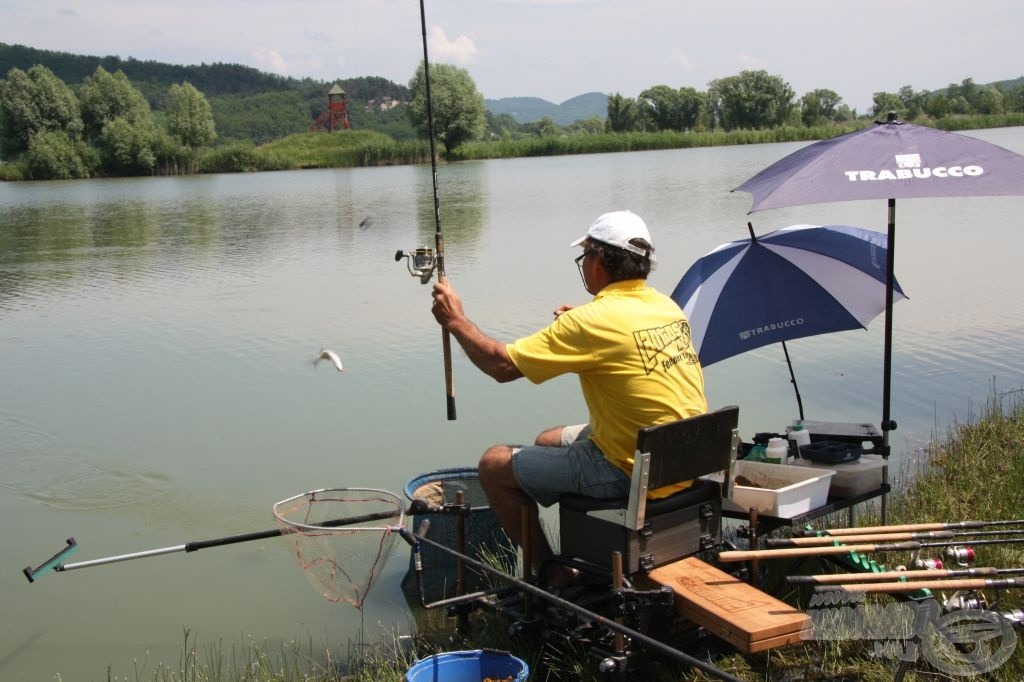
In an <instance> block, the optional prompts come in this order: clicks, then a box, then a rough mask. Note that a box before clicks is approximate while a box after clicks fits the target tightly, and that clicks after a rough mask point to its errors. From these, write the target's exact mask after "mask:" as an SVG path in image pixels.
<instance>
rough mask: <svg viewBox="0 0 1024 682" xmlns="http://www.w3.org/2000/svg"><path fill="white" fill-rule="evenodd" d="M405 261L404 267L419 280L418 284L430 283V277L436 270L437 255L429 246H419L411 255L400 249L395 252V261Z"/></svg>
mask: <svg viewBox="0 0 1024 682" xmlns="http://www.w3.org/2000/svg"><path fill="white" fill-rule="evenodd" d="M403 258H404V259H405V265H406V267H407V268H408V269H409V274H410V275H412V276H413V277H419V278H420V284H426V283H427V282H429V281H430V276H431V275H433V274H434V270H435V269H436V268H437V254H435V253H434V249H432V248H430V247H429V246H421V247H419V248H418V249H416V250H415V251H414V252H412V253H405V252H404V251H402V250H401V249H399V250H398V251H396V252H395V261H400V260H402V259H403Z"/></svg>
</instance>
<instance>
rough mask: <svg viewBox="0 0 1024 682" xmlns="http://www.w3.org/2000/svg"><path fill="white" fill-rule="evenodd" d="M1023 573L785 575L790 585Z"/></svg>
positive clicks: (1011, 570)
mask: <svg viewBox="0 0 1024 682" xmlns="http://www.w3.org/2000/svg"><path fill="white" fill-rule="evenodd" d="M1014 573H1024V568H991V567H979V568H947V569H942V568H931V569H920V570H909V571H879V572H877V573H827V574H819V575H787V576H786V582H787V583H789V584H790V585H835V584H840V583H846V582H886V581H893V580H899V579H903V578H915V579H916V578H925V579H931V578H981V577H992V576H996V575H1008V574H1014Z"/></svg>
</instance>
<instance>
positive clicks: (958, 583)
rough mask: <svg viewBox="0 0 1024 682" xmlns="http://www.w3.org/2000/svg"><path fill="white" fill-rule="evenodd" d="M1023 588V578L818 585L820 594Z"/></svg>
mask: <svg viewBox="0 0 1024 682" xmlns="http://www.w3.org/2000/svg"><path fill="white" fill-rule="evenodd" d="M1016 587H1024V578H962V579H957V580H913V581H907V582H900V581H897V582H890V583H852V584H842V585H818V586H817V587H815V588H814V591H815V592H816V593H821V592H863V593H871V594H874V593H881V592H916V591H918V590H985V589H989V590H1000V589H1005V588H1016Z"/></svg>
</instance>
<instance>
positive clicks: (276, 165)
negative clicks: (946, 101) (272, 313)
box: [199, 114, 1024, 173]
mask: <svg viewBox="0 0 1024 682" xmlns="http://www.w3.org/2000/svg"><path fill="white" fill-rule="evenodd" d="M919 123H921V124H922V125H928V126H934V127H937V128H940V129H943V130H961V131H962V130H971V129H979V128H997V127H1004V126H1020V125H1024V114H1006V115H1001V116H969V117H947V118H943V119H941V120H939V121H927V120H924V121H919ZM864 125H865V123H864V121H853V122H848V123H845V124H842V125H839V124H836V125H828V126H820V127H812V128H808V127H803V126H784V127H780V128H771V129H766V130H733V131H728V132H726V131H721V130H717V131H697V132H673V131H663V132H651V133H604V134H597V135H590V134H576V135H568V134H566V135H558V136H550V137H536V136H531V137H524V138H520V139H507V140H490V141H485V142H470V143H467V144H464V145H461V146H459V147H457V148H456V149H454V150H452V152H451V153H449V154H446V155H442V158H441V159H440V160H441V161H448V162H455V161H478V160H483V159H511V158H523V157H531V156H559V155H565V154H601V153H609V152H636V151H651V150H657V149H690V148H696V147H723V146H731V145H743V144H765V143H771V142H803V141H808V142H809V141H812V140H822V139H826V138H830V137H835V136H837V135H842V134H844V133H848V132H852V131H854V130H858V129H860V128H862V127H864ZM442 151H443V150H442V149H440V148H439V150H438V153H439V154H441V153H442ZM429 162H430V145H429V143H428V142H427V141H426V140H414V141H402V142H398V141H395V140H393V139H392V138H391V137H389V136H387V135H384V134H383V133H376V132H372V131H365V130H350V131H344V132H336V133H325V132H318V133H299V134H296V135H290V136H288V137H285V138H282V139H280V140H275V141H273V142H270V143H267V144H265V145H262V146H260V147H256V146H253V145H251V144H235V145H225V146H223V147H217V148H214V149H211V150H209V151H208V152H207V153H206V154H205V155H204V156H203V158H202V159H201V160H200V164H199V166H200V168H201V169H202V171H203V172H207V173H230V172H251V171H261V170H296V169H300V168H352V167H358V166H388V165H401V164H416V163H429Z"/></svg>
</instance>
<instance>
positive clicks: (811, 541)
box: [765, 529, 1024, 547]
mask: <svg viewBox="0 0 1024 682" xmlns="http://www.w3.org/2000/svg"><path fill="white" fill-rule="evenodd" d="M1022 533H1024V529H1014V530H983V531H964V532H960V533H957V532H953V531H951V530H929V531H921V532H895V533H865V534H864V535H859V534H858V535H805V536H803V537H794V538H768V539H767V540H765V545H766V546H767V547H816V546H821V545H832V544H836V543H842V542H845V543H858V542H886V541H889V540H948V539H950V538H982V537H989V536H993V535H998V536H1004V537H1005V536H1010V535H1021V534H1022ZM961 542H962V543H963V544H965V545H968V544H972V543H973V542H974V541H973V540H968V539H964V540H961Z"/></svg>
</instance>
